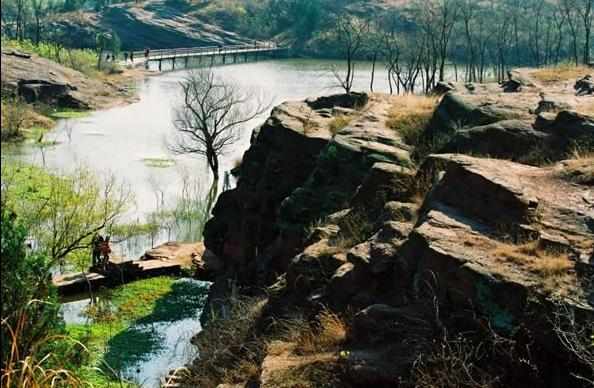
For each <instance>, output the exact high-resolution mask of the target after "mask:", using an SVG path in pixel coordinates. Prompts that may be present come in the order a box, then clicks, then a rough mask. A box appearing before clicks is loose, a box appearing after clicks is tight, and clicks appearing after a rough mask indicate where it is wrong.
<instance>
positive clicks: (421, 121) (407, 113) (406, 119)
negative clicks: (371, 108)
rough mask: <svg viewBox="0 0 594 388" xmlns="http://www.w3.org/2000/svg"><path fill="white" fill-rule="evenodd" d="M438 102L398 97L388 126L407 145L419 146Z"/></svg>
mask: <svg viewBox="0 0 594 388" xmlns="http://www.w3.org/2000/svg"><path fill="white" fill-rule="evenodd" d="M437 102H438V99H437V98H435V97H428V96H416V95H404V96H397V97H395V98H394V103H393V105H392V109H391V110H390V112H389V119H388V122H387V123H386V124H387V125H388V127H390V128H392V129H393V130H395V131H397V132H398V133H399V134H400V136H402V139H403V140H404V142H405V143H407V144H410V145H417V144H418V143H419V141H420V139H421V135H422V134H423V131H424V130H425V128H426V127H427V125H428V124H429V120H431V116H432V115H433V111H434V110H435V107H436V106H437Z"/></svg>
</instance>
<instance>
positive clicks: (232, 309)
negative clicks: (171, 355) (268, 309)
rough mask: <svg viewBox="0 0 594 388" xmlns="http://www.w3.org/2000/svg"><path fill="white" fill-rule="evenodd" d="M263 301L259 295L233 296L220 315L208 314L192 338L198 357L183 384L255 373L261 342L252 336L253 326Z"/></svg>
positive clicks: (243, 378)
mask: <svg viewBox="0 0 594 388" xmlns="http://www.w3.org/2000/svg"><path fill="white" fill-rule="evenodd" d="M265 303H266V300H265V299H261V298H241V299H239V298H233V299H230V300H228V301H227V302H226V303H225V305H226V313H225V314H223V316H217V315H215V314H213V313H211V314H212V316H211V320H210V321H209V322H208V325H207V326H206V327H205V329H204V330H203V331H201V332H200V333H199V334H198V335H197V336H196V337H195V338H193V339H192V343H193V344H194V345H196V347H197V348H198V353H199V355H200V356H199V358H198V359H196V360H195V361H194V363H193V365H192V366H191V367H190V368H189V370H190V373H189V374H188V375H187V376H184V384H186V385H188V386H199V387H216V386H217V385H218V384H220V383H232V384H235V383H239V382H245V381H249V380H250V379H252V378H254V377H255V376H257V375H259V372H260V371H259V361H260V360H261V359H262V357H263V351H264V347H265V343H264V341H263V340H262V339H261V338H260V337H258V336H257V335H256V332H255V326H256V324H257V322H258V320H259V318H260V316H261V314H262V309H263V307H264V305H265Z"/></svg>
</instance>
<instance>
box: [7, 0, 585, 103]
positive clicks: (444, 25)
mask: <svg viewBox="0 0 594 388" xmlns="http://www.w3.org/2000/svg"><path fill="white" fill-rule="evenodd" d="M110 3H112V2H111V1H110V0H90V1H83V0H5V1H3V2H2V31H3V35H4V36H8V37H13V38H17V39H25V38H28V39H30V40H32V41H34V42H40V41H42V40H50V41H54V42H60V43H61V44H63V45H65V46H70V45H76V43H77V42H76V41H68V39H69V36H67V35H68V34H66V36H57V34H58V32H57V31H56V30H57V29H56V28H52V24H51V23H52V18H53V17H54V16H55V15H57V14H59V13H62V12H67V11H72V10H85V9H86V10H91V9H102V8H104V7H106V6H108V5H109V4H110ZM113 3H115V1H114V2H113ZM128 3H130V4H132V2H128ZM168 4H169V5H171V6H176V7H182V8H180V9H183V11H184V12H192V13H195V14H197V15H199V16H202V17H205V18H207V19H213V20H217V21H218V22H219V23H220V24H222V25H223V26H225V28H227V29H232V30H236V31H238V32H239V33H241V34H242V35H245V36H249V37H254V38H266V39H269V38H275V39H276V40H279V41H283V42H285V43H287V44H290V45H291V46H292V47H293V48H294V50H295V52H296V53H297V54H305V55H313V56H318V57H333V58H345V56H347V57H348V58H349V60H350V59H368V60H371V61H373V62H374V63H375V62H376V61H379V62H381V63H384V64H386V66H387V69H388V70H389V72H390V74H391V76H390V80H391V84H392V83H393V87H394V88H395V89H402V90H404V91H408V90H409V89H410V88H411V85H415V83H416V82H417V81H418V80H419V79H421V78H422V79H423V80H424V81H423V83H424V84H425V86H426V88H429V87H432V86H434V85H435V83H436V82H437V81H439V80H444V78H445V68H446V64H454V65H457V66H460V67H461V69H458V68H456V71H458V70H461V71H462V72H463V73H464V75H465V79H466V80H467V81H470V82H480V81H483V80H484V79H485V77H486V75H487V74H488V73H494V75H496V77H497V79H499V80H501V79H503V78H504V77H505V73H506V70H507V69H508V68H509V67H511V66H531V67H539V66H548V65H553V64H557V63H560V62H571V63H574V64H576V65H578V64H589V63H591V61H592V51H594V48H593V46H594V42H593V39H592V23H593V20H594V0H479V1H476V0H427V1H422V0H411V1H409V2H408V3H407V4H406V5H405V6H400V7H388V8H386V7H380V6H379V5H378V4H375V3H374V2H361V1H353V0H258V1H256V0H224V1H223V0H211V1H203V0H198V1H186V0H168ZM68 17H75V16H74V14H73V15H69V16H68ZM345 27H346V28H347V29H345ZM351 33H352V36H351V37H347V38H346V39H347V40H349V39H351V40H353V39H354V41H351V43H356V44H355V46H356V47H351V48H346V47H345V44H347V45H348V44H349V43H347V42H345V36H346V35H345V34H351ZM62 35H64V34H62ZM70 38H72V37H70ZM71 40H72V39H71ZM355 41H356V42H355ZM123 43H124V45H125V43H126V42H123ZM353 49H354V50H353ZM348 51H352V52H350V53H349V52H348Z"/></svg>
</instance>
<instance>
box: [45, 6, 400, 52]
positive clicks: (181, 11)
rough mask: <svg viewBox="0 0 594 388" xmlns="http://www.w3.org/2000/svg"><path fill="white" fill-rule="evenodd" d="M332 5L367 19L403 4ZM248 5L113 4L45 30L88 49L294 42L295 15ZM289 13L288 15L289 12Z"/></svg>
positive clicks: (59, 19)
mask: <svg viewBox="0 0 594 388" xmlns="http://www.w3.org/2000/svg"><path fill="white" fill-rule="evenodd" d="M332 3H334V6H332V7H330V9H328V11H330V12H339V11H341V10H343V9H346V10H347V11H348V12H349V13H351V14H354V15H358V16H361V17H369V16H370V15H379V14H381V13H382V12H384V11H386V10H388V9H390V8H391V7H394V6H397V5H401V4H402V3H404V2H403V1H384V0H378V1H344V2H332ZM343 3H344V4H343ZM254 4H255V3H254V2H253V1H250V0H232V1H222V0H215V1H208V2H184V1H171V0H147V1H144V2H142V3H134V4H131V3H119V4H114V5H110V6H108V7H106V8H104V9H103V10H102V11H99V12H95V11H90V10H85V11H77V12H69V13H64V14H59V15H57V16H55V17H54V18H53V20H52V22H51V25H50V28H49V30H55V31H59V32H57V33H56V35H61V36H63V38H62V40H66V42H67V43H69V44H72V45H80V46H84V47H94V45H95V34H96V33H97V31H115V32H116V33H117V34H118V36H119V38H120V40H121V41H122V48H123V49H131V50H139V49H143V48H145V47H158V48H174V47H189V46H208V45H218V44H223V45H228V44H241V43H246V42H252V41H253V39H277V40H279V41H287V42H289V41H291V42H292V41H293V40H294V39H296V38H295V31H293V30H294V29H295V28H298V26H296V25H297V24H298V23H299V19H300V18H299V17H298V15H287V11H286V10H279V11H278V12H279V15H277V16H276V17H274V18H275V20H273V16H272V15H270V19H267V18H264V17H263V16H262V14H265V13H267V11H266V10H264V8H258V7H263V6H262V5H261V4H260V5H258V4H256V5H254ZM324 9H325V10H326V7H325V8H324ZM289 12H290V13H293V12H292V10H290V11H289ZM280 13H283V15H280ZM302 16H303V18H307V17H308V15H302ZM276 19H278V20H276ZM308 27H313V30H312V31H310V33H311V34H313V33H314V32H316V31H317V30H318V29H319V28H321V26H320V25H317V22H316V25H315V26H309V25H308ZM71 37H76V40H72V41H70V39H71ZM306 40H309V38H308V39H306ZM306 43H307V42H306V41H303V42H301V44H306Z"/></svg>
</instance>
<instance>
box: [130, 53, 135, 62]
mask: <svg viewBox="0 0 594 388" xmlns="http://www.w3.org/2000/svg"><path fill="white" fill-rule="evenodd" d="M130 62H132V63H134V53H133V52H132V51H130Z"/></svg>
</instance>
